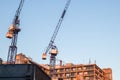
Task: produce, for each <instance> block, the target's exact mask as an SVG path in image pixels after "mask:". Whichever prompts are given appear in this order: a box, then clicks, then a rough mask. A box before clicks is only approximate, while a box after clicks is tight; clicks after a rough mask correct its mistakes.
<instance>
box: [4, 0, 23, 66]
mask: <svg viewBox="0 0 120 80" xmlns="http://www.w3.org/2000/svg"><path fill="white" fill-rule="evenodd" d="M23 4H24V0H21V1H20V3H19V6H18V9H17V10H16V13H15V17H14V19H13V22H12V24H11V25H10V27H9V30H8V32H7V34H6V37H7V38H9V39H12V41H11V45H10V46H9V50H8V57H7V63H8V64H14V63H15V57H16V54H17V46H16V45H17V37H18V32H20V30H21V29H20V28H19V25H20V20H19V16H20V12H21V10H22V7H23Z"/></svg>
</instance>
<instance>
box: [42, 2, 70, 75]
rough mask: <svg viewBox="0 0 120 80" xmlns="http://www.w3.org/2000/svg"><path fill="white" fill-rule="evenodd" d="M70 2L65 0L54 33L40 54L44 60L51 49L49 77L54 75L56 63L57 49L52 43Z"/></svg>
mask: <svg viewBox="0 0 120 80" xmlns="http://www.w3.org/2000/svg"><path fill="white" fill-rule="evenodd" d="M70 2H71V0H68V1H67V3H66V5H65V8H64V10H63V12H62V15H61V17H60V19H59V21H58V23H57V25H56V27H55V30H54V33H53V35H52V37H51V40H50V42H49V44H48V47H47V49H46V51H45V53H43V55H42V59H43V60H45V59H46V55H47V53H48V52H49V51H50V49H51V51H50V54H51V55H50V76H51V77H52V76H53V75H54V71H55V63H56V55H57V54H58V49H57V46H56V45H55V44H54V41H55V39H56V36H57V34H58V31H59V29H60V26H61V23H62V21H63V19H64V16H65V14H66V11H67V9H68V7H69V5H70Z"/></svg>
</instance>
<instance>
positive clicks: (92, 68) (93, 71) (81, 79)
mask: <svg viewBox="0 0 120 80" xmlns="http://www.w3.org/2000/svg"><path fill="white" fill-rule="evenodd" d="M16 63H20V64H25V63H29V62H27V60H26V59H25V55H23V54H18V55H17V56H16ZM40 67H41V69H42V70H43V71H44V72H45V73H46V74H48V75H49V74H50V66H49V65H48V64H40ZM52 79H53V80H59V79H61V80H112V69H111V68H104V69H101V68H100V67H98V66H97V65H96V64H72V63H67V64H64V65H56V66H55V72H54V75H53V78H52Z"/></svg>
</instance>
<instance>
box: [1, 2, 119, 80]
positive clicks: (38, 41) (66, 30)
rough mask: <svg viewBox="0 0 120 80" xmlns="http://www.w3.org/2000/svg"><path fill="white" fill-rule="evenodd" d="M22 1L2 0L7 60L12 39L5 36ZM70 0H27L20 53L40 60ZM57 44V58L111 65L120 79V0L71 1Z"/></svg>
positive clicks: (116, 78)
mask: <svg viewBox="0 0 120 80" xmlns="http://www.w3.org/2000/svg"><path fill="white" fill-rule="evenodd" d="M19 1H20V0H1V1H0V57H1V58H2V59H3V60H6V59H7V55H8V48H9V45H10V43H11V40H9V39H7V38H6V37H5V35H6V32H7V31H8V27H9V25H10V24H11V22H12V20H13V18H14V15H15V11H16V9H17V7H18V4H19ZM66 1H67V0H25V4H24V6H23V9H22V12H21V15H20V20H21V24H20V28H21V29H22V30H21V32H20V33H19V37H18V43H17V47H18V53H21V52H22V53H24V54H25V55H26V56H29V57H32V59H33V60H34V61H35V62H38V63H40V64H41V63H45V64H49V55H48V58H47V61H43V60H42V59H41V55H42V53H43V52H44V50H45V49H46V47H47V45H48V43H49V41H50V38H51V36H52V34H53V30H54V28H55V26H56V24H57V22H58V19H59V18H60V16H61V14H62V11H63V9H64V6H65V3H66ZM55 43H56V45H57V47H58V49H59V54H58V55H57V58H59V59H62V60H63V61H65V62H72V63H74V64H87V63H88V62H89V59H91V63H94V61H95V60H96V63H97V65H98V66H100V67H101V68H107V67H110V68H112V70H113V79H114V80H120V77H119V74H120V64H119V61H120V58H119V57H120V0H72V2H71V5H70V7H69V9H68V11H67V13H66V15H65V18H64V21H63V23H62V25H61V28H60V31H59V33H58V35H57V38H56V40H55Z"/></svg>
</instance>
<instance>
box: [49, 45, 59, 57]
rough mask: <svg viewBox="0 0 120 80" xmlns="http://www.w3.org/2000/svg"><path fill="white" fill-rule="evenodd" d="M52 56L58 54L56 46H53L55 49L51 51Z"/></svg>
mask: <svg viewBox="0 0 120 80" xmlns="http://www.w3.org/2000/svg"><path fill="white" fill-rule="evenodd" d="M50 54H51V55H55V56H56V55H57V54H58V49H57V47H56V46H53V47H52V49H51V51H50Z"/></svg>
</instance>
